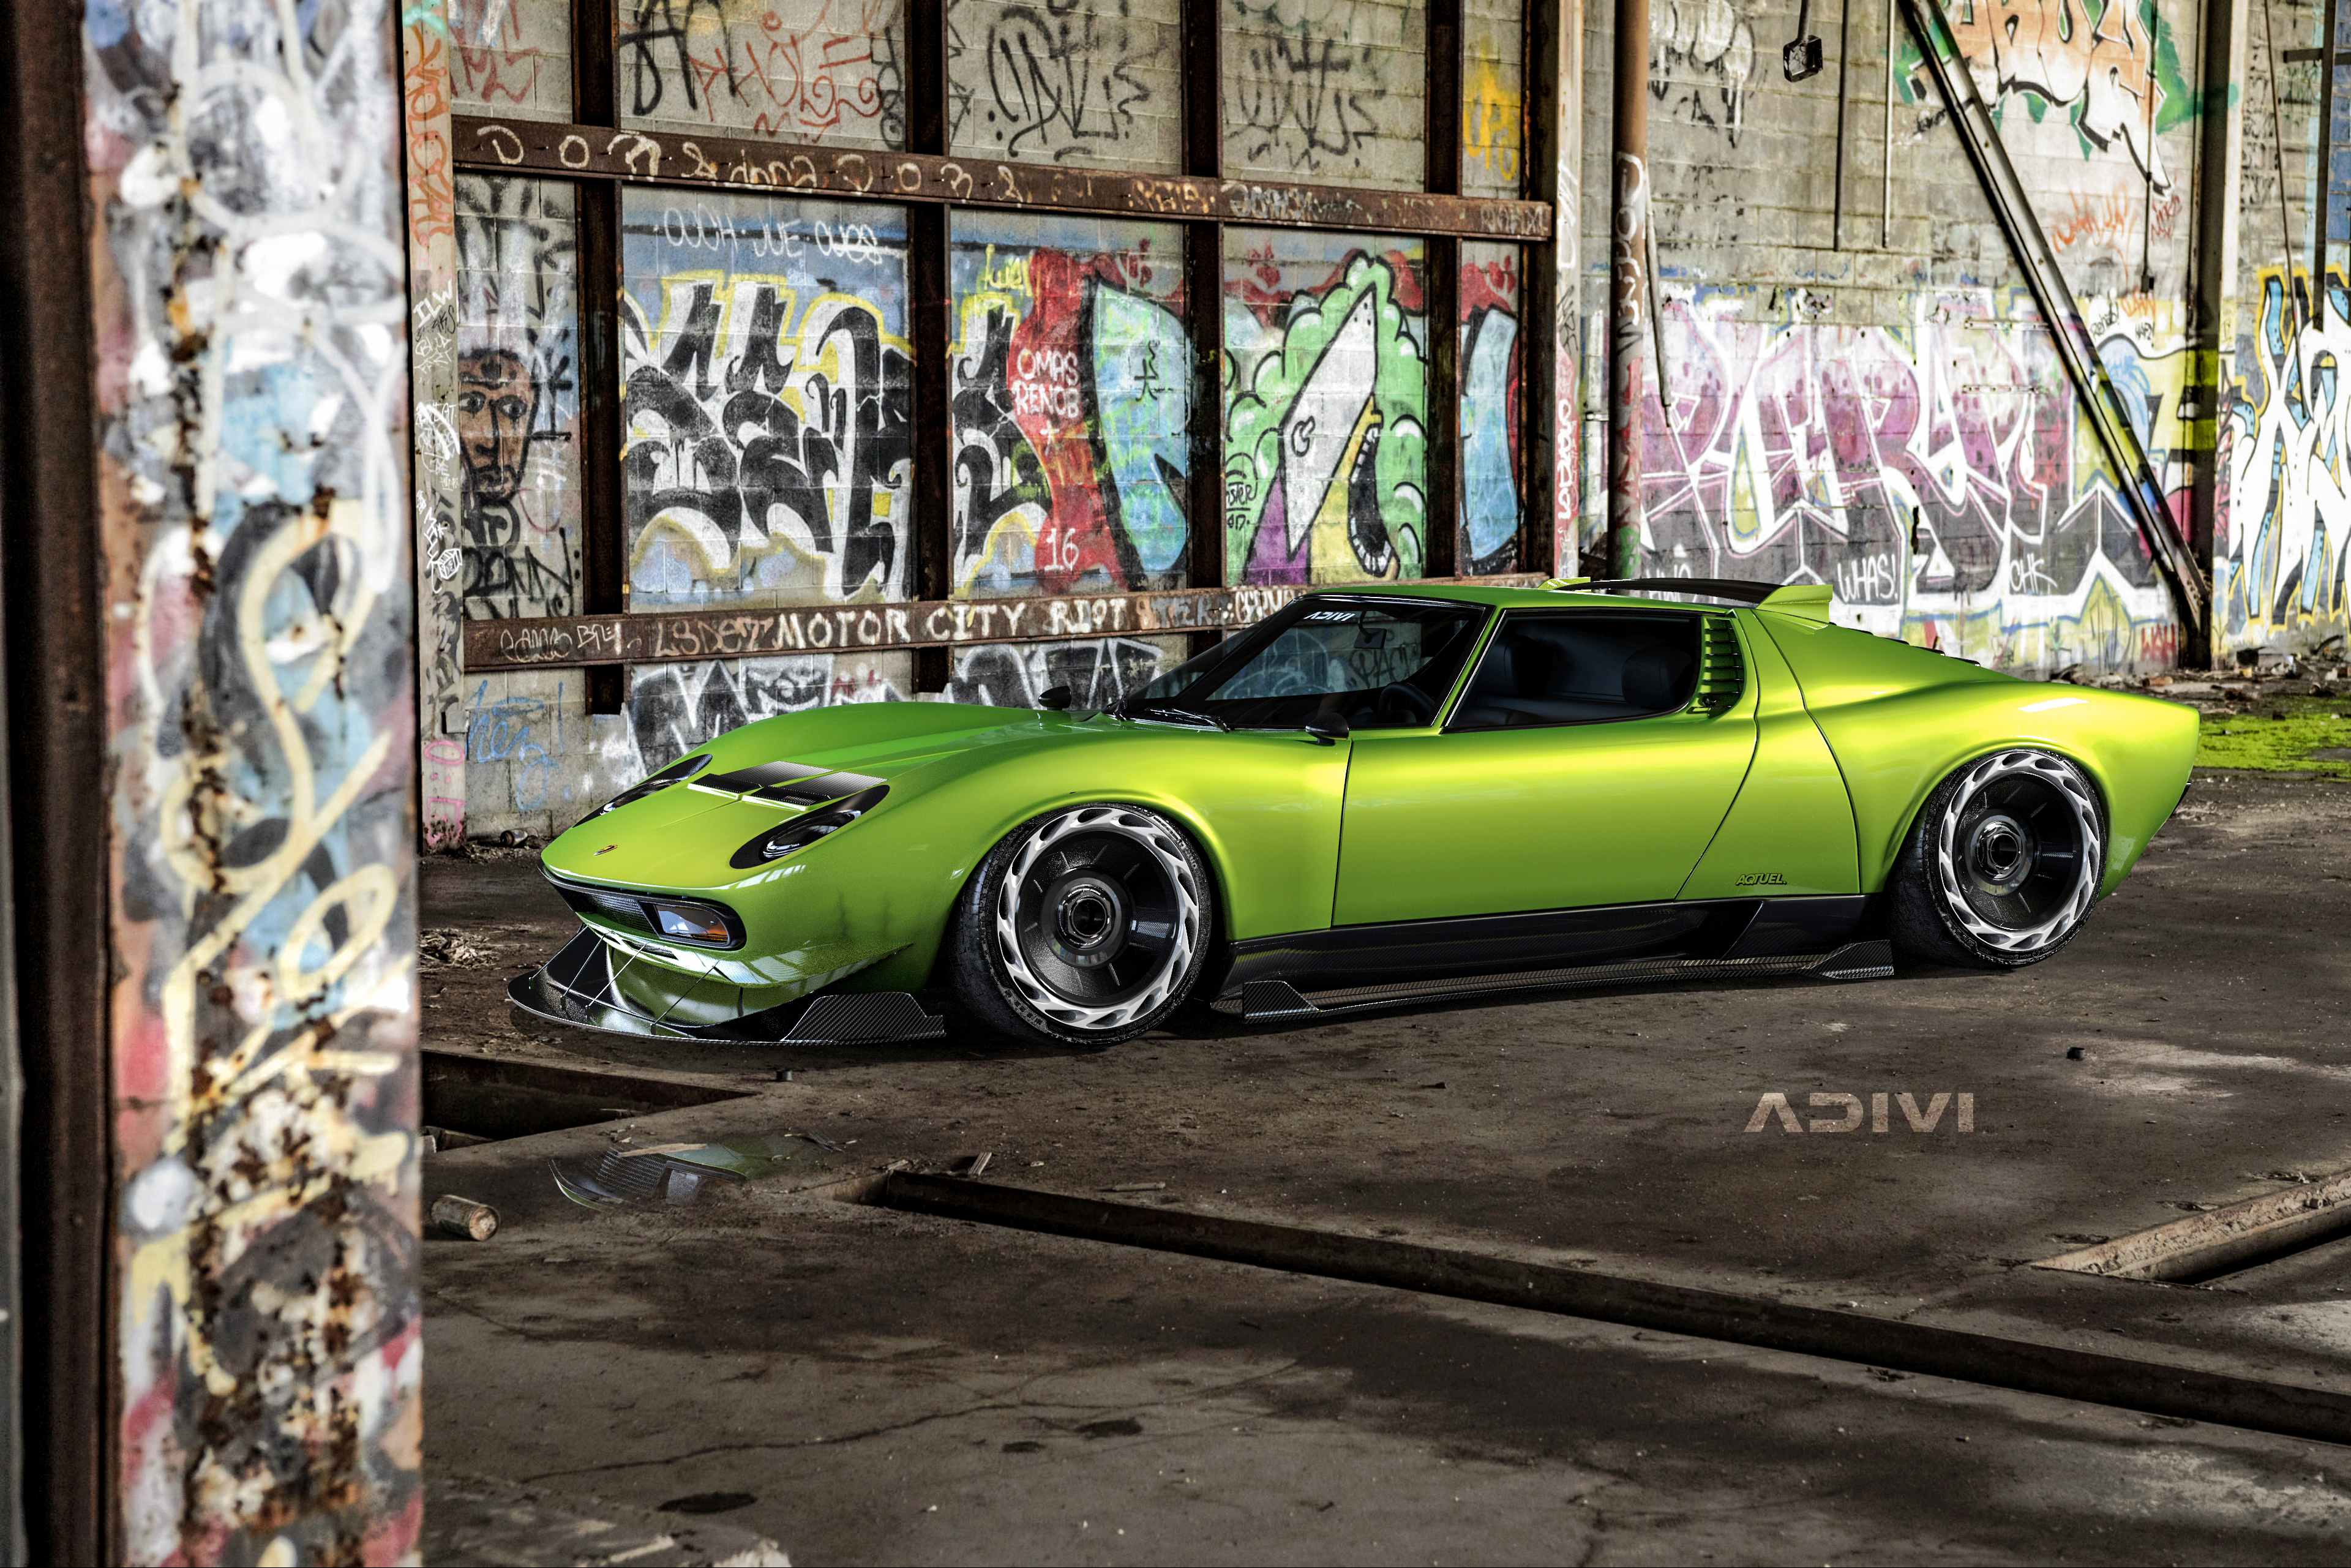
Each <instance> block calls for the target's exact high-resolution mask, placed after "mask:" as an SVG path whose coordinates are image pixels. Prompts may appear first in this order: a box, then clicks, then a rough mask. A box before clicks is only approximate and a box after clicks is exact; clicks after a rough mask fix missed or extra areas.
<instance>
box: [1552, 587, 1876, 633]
mask: <svg viewBox="0 0 2351 1568" xmlns="http://www.w3.org/2000/svg"><path fill="white" fill-rule="evenodd" d="M1543 586H1544V587H1545V588H1552V589H1560V590H1564V591H1570V592H1574V593H1628V592H1638V593H1684V594H1690V595H1693V596H1695V597H1697V598H1700V599H1735V600H1737V601H1739V602H1740V603H1741V604H1755V605H1761V606H1762V607H1764V608H1765V609H1769V610H1778V611H1783V612H1786V613H1788V614H1790V615H1798V616H1802V618H1804V619H1805V620H1807V621H1823V622H1824V621H1826V620H1827V619H1828V618H1829V603H1830V601H1831V600H1832V599H1833V598H1834V596H1835V591H1834V589H1832V588H1830V587H1829V585H1828V584H1827V583H1825V582H1792V583H1784V584H1783V583H1777V582H1751V581H1749V580H1746V579H1744V578H1736V577H1616V578H1604V579H1600V580H1593V579H1592V578H1588V577H1554V578H1552V580H1550V581H1548V582H1546V583H1544V584H1543Z"/></svg>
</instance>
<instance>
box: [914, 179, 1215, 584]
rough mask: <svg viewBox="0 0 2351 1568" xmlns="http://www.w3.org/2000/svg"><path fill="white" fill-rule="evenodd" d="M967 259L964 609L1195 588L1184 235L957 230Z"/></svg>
mask: <svg viewBox="0 0 2351 1568" xmlns="http://www.w3.org/2000/svg"><path fill="white" fill-rule="evenodd" d="M952 246H953V248H952V256H951V261H950V268H951V281H952V285H953V288H954V301H955V303H954V309H955V318H954V319H955V324H956V325H955V334H956V336H955V342H954V347H953V350H952V353H951V358H950V369H949V371H948V376H949V385H950V387H951V389H952V392H953V397H954V420H955V539H954V546H953V550H952V555H951V560H952V580H953V588H952V591H953V592H954V593H955V594H956V596H957V597H962V596H966V595H974V596H983V597H984V596H988V595H994V594H1005V593H1073V592H1081V591H1087V590H1093V589H1103V588H1112V589H1144V588H1173V587H1181V586H1182V585H1183V584H1184V583H1185V581H1186V576H1185V559H1186V555H1185V551H1186V545H1187V542H1188V539H1189V535H1190V530H1189V528H1188V527H1187V525H1186V516H1187V512H1188V508H1189V507H1190V504H1191V501H1190V494H1189V491H1188V490H1187V488H1186V486H1187V485H1188V483H1189V476H1190V473H1191V455H1190V442H1189V432H1188V426H1189V420H1190V416H1191V377H1190V371H1189V366H1190V363H1191V351H1190V347H1189V340H1188V339H1187V337H1186V329H1185V315H1184V309H1185V301H1184V293H1183V276H1184V275H1183V266H1182V256H1183V248H1182V246H1183V236H1182V234H1181V232H1180V231H1178V230H1177V229H1175V227H1173V226H1172V225H1160V224H1129V223H1119V222H1115V221H1104V220H1100V219H1092V218H1029V217H1023V216H1019V215H1009V214H1007V215H999V214H990V213H957V214H955V217H954V235H953V241H952Z"/></svg>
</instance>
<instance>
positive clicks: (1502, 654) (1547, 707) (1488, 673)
mask: <svg viewBox="0 0 2351 1568" xmlns="http://www.w3.org/2000/svg"><path fill="white" fill-rule="evenodd" d="M1699 619H1700V618H1699V617H1698V616H1695V615H1675V614H1645V613H1642V612H1637V611H1630V612H1620V611H1608V610H1576V611H1563V612H1537V613H1534V614H1526V613H1517V614H1511V615H1509V616H1506V617H1504V619H1503V621H1502V624H1501V625H1500V627H1499V628H1498V629H1497V630H1496V632H1495V633H1494V640H1493V642H1492V643H1491V644H1490V645H1489V646H1488V648H1487V650H1486V656H1485V657H1484V658H1483V659H1481V660H1479V664H1478V673H1477V674H1476V675H1475V676H1474V677H1473V678H1472V679H1471V680H1470V683H1469V689H1468V692H1467V693H1465V694H1464V695H1463V696H1462V699H1461V706H1460V708H1459V710H1458V712H1457V713H1456V714H1455V715H1454V718H1453V723H1452V725H1451V726H1450V727H1451V728H1454V729H1507V728H1511V727H1518V726H1522V725H1554V724H1589V723H1593V722H1594V721H1602V720H1608V719H1625V718H1641V717H1645V716H1649V715H1652V714H1662V713H1672V712H1675V711H1676V710H1677V709H1680V708H1683V707H1686V706H1688V704H1689V701H1690V698H1691V695H1692V694H1693V693H1694V691H1695V690H1696V687H1697V684H1698V668H1699V659H1700V653H1701V649H1700V643H1699Z"/></svg>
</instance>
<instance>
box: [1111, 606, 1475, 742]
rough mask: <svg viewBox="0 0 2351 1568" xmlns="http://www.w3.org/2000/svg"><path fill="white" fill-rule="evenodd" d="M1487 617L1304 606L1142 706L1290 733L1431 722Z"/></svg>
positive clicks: (1177, 676)
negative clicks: (1317, 719)
mask: <svg viewBox="0 0 2351 1568" xmlns="http://www.w3.org/2000/svg"><path fill="white" fill-rule="evenodd" d="M1485 617H1486V611H1485V608H1484V607H1483V606H1482V605H1474V604H1414V603H1407V602H1402V601H1390V600H1382V601H1370V600H1355V601H1346V600H1334V599H1324V598H1321V597H1316V598H1310V599H1302V600H1300V601H1297V602H1296V603H1294V604H1292V605H1290V607H1288V608H1287V609H1285V610H1284V611H1283V612H1281V613H1280V615H1278V616H1276V617H1275V618H1274V619H1273V621H1271V622H1269V623H1268V624H1267V625H1266V626H1265V627H1263V628H1262V629H1261V630H1260V632H1259V634H1258V635H1257V636H1255V637H1253V638H1251V639H1250V643H1249V645H1248V646H1247V647H1245V648H1243V649H1241V650H1217V651H1214V653H1224V654H1225V655H1226V656H1224V657H1216V656H1214V653H1212V655H1211V656H1209V657H1206V658H1202V659H1196V660H1194V661H1192V662H1190V663H1188V664H1183V665H1180V666H1178V667H1177V668H1176V669H1174V670H1171V671H1169V672H1168V673H1167V674H1165V675H1162V676H1161V677H1160V678H1159V679H1158V680H1155V681H1154V682H1152V683H1151V685H1148V686H1146V687H1144V690H1143V691H1142V692H1141V693H1139V694H1138V695H1137V696H1136V699H1135V702H1134V707H1135V708H1136V709H1137V710H1139V711H1147V710H1148V709H1149V708H1151V707H1152V706H1155V705H1163V706H1170V707H1180V708H1182V709H1186V710H1189V711H1191V712H1193V713H1197V714H1201V715H1204V716H1209V717H1212V718H1216V719H1218V720H1221V721H1222V722H1224V723H1226V724H1228V725H1231V726H1233V727H1236V728H1243V729H1281V728H1290V727H1295V726H1299V725H1302V724H1304V723H1305V722H1306V721H1307V720H1308V719H1309V718H1311V717H1314V716H1317V715H1321V714H1332V715H1336V716H1339V717H1341V718H1343V719H1345V720H1346V721H1347V725H1348V727H1349V728H1351V729H1398V728H1408V727H1414V726H1417V725H1425V724H1432V723H1434V722H1436V719H1437V709H1438V708H1439V707H1441V706H1443V705H1444V702H1445V696H1446V694H1447V692H1448V691H1450V690H1451V689H1452V685H1453V679H1454V676H1455V675H1457V674H1459V672H1460V669H1461V663H1462V660H1463V659H1464V658H1465V657H1467V656H1468V652H1469V647H1470V644H1471V643H1474V642H1476V641H1477V632H1478V628H1479V625H1480V624H1481V623H1482V622H1484V620H1485ZM1235 653H1238V657H1236V656H1233V655H1234V654H1235Z"/></svg>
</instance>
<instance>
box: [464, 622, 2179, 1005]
mask: <svg viewBox="0 0 2351 1568" xmlns="http://www.w3.org/2000/svg"><path fill="white" fill-rule="evenodd" d="M1661 596H1662V597H1661ZM1828 609H1829V591H1828V590H1827V589H1825V588H1823V587H1817V586H1814V587H1799V588H1773V587H1771V586H1770V585H1766V584H1758V583H1747V582H1736V581H1727V580H1627V581H1621V582H1607V583H1587V582H1584V581H1583V580H1555V581H1554V582H1552V583H1550V584H1546V585H1545V586H1544V587H1542V588H1540V589H1502V588H1485V587H1469V586H1453V585H1426V586H1411V585H1406V586H1399V587H1393V588H1391V587H1379V588H1363V589H1332V590H1329V591H1322V592H1314V593H1309V594H1306V595H1304V596H1302V597H1301V598H1299V599H1297V600H1295V601H1291V602H1290V604H1288V605H1286V606H1285V607H1283V608H1282V609H1281V610H1280V612H1278V613H1276V614H1274V615H1273V616H1271V617H1270V618H1269V619H1267V620H1265V621H1263V622H1259V624H1257V625H1256V626H1253V627H1251V628H1250V629H1249V630H1248V631H1246V632H1240V633H1238V634H1236V635H1234V636H1231V637H1228V638H1227V639H1226V640H1225V641H1223V642H1222V643H1218V644H1217V646H1215V647H1214V648H1212V649H1210V650H1209V651H1208V652H1207V653H1202V654H1200V655H1199V656H1198V657H1196V658H1194V659H1192V660H1191V661H1189V662H1188V663H1186V664H1182V665H1179V666H1177V667H1176V668H1175V669H1173V670H1171V671H1169V672H1167V673H1166V674H1163V675H1161V676H1160V677H1159V678H1158V679H1156V680H1155V681H1153V682H1152V683H1151V684H1150V685H1148V686H1146V687H1144V689H1142V690H1141V691H1139V692H1137V693H1135V694H1134V695H1132V696H1130V697H1129V698H1128V699H1126V700H1125V701H1123V703H1121V704H1120V705H1119V706H1117V707H1115V708H1113V709H1111V710H1109V711H1106V712H1100V713H1079V712H1071V711H1066V694H1063V695H1062V697H1061V701H1062V702H1063V704H1064V707H1063V708H1062V709H1061V710H1056V709H1054V708H1052V707H1050V706H1049V707H1048V709H1046V710H1044V711H1028V710H1008V709H1004V708H988V707H977V706H960V705H956V704H949V703H927V702H925V703H874V704H860V705H852V706H841V707H828V708H820V709H816V710H813V711H810V712H807V713H799V714H790V715H785V716H778V717H775V718H769V719H764V720H761V721H760V722H758V723H757V724H751V725H747V726H745V727H742V728H740V729H737V730H735V731H733V732H732V733H730V734H727V735H725V736H721V737H718V738H717V739H716V740H714V741H712V742H710V743H709V744H708V745H706V746H705V747H700V748H699V749H697V750H695V751H694V752H692V753H691V754H689V755H687V756H685V757H684V758H680V759H679V760H677V761H676V762H674V763H673V764H671V765H670V766H669V767H666V768H662V769H661V770H660V771H659V772H657V773H655V774H653V776H652V777H651V778H649V779H646V780H645V781H644V782H643V783H642V784H640V785H638V786H637V787H636V788H634V789H631V790H629V791H628V792H627V793H625V794H623V795H622V796H621V797H620V798H619V799H617V800H614V801H612V802H611V804H610V805H609V806H606V807H605V808H604V809H603V810H601V811H600V812H599V813H598V814H597V815H595V816H593V817H590V818H589V819H588V820H587V821H583V822H581V823H580V825H579V826H577V827H575V828H573V829H571V831H569V832H567V833H565V834H563V835H562V836H561V837H560V838H559V839H557V840H556V841H554V842H553V843H551V844H549V846H548V848H547V851H546V853H545V856H544V861H545V865H546V872H547V876H548V879H549V881H550V882H551V883H554V885H555V887H556V888H557V890H558V891H559V892H560V893H561V894H562V895H563V897H564V898H565V899H566V900H567V901H568V902H569V904H570V905H571V907H572V908H573V909H574V910H575V911H577V912H578V914H579V915H580V921H581V923H582V925H583V926H584V929H583V930H582V931H581V932H580V934H579V935H578V936H576V937H574V938H573V939H572V941H571V942H570V943H569V944H568V945H567V946H565V947H564V948H563V950H562V951H561V952H560V953H559V954H557V955H556V956H555V957H554V958H552V959H550V960H549V962H548V964H547V965H546V966H545V967H542V968H540V969H538V970H536V971H534V972H532V973H531V974H529V975H528V976H525V977H521V978H519V979H517V981H515V982H514V984H513V986H512V987H511V988H510V994H511V995H512V996H513V998H514V999H515V1000H516V1001H517V1003H519V1004H521V1005H522V1006H523V1007H525V1008H528V1009H531V1010H533V1011H536V1012H538V1013H541V1014H544V1015H546V1016H548V1017H550V1018H555V1019H561V1020H564V1021H568V1022H570V1023H575V1024H581V1025H586V1026H588V1027H590V1028H599V1029H611V1030H626V1031H628V1032H632V1033H638V1034H653V1035H660V1036H670V1037H686V1036H695V1037H701V1038H705V1039H719V1040H758V1041H816V1040H825V1041H851V1040H889V1039H904V1038H914V1037H921V1036H925V1035H935V1034H937V1033H939V1032H940V1030H941V1023H940V1019H939V1018H938V1017H936V1016H935V1015H932V1014H930V1013H928V1012H926V1011H925V1009H924V1007H923V1005H922V1004H921V1002H920V1001H919V1000H918V999H917V998H916V996H915V994H914V993H916V992H917V991H919V990H922V989H924V988H931V987H949V988H952V989H953V990H954V992H955V994H956V996H957V997H958V998H960V1000H961V1001H962V1003H963V1005H964V1006H965V1008H967V1009H968V1010H969V1012H970V1014H971V1015H972V1016H973V1017H975V1018H976V1019H978V1020H979V1021H980V1022H981V1023H983V1024H984V1025H986V1026H987V1027H988V1028H989V1029H992V1030H998V1031H999V1032H1001V1033H1003V1034H1006V1035H1009V1036H1013V1037H1016V1038H1023V1039H1027V1040H1037V1041H1046V1042H1053V1043H1057V1044H1079V1045H1105V1044H1109V1043H1112V1042H1114V1041H1117V1040H1126V1039H1129V1038H1131V1037H1133V1036H1134V1035H1137V1034H1140V1033H1142V1032H1143V1031H1144V1030H1148V1029H1150V1028H1152V1027H1153V1026H1154V1025H1155V1024H1156V1023H1158V1022H1160V1021H1161V1020H1162V1019H1165V1018H1166V1017H1167V1015H1168V1014H1169V1013H1170V1012H1172V1011H1173V1010H1174V1009H1176V1008H1177V1007H1180V1006H1182V1005H1183V1004H1184V1003H1185V1002H1186V1000H1187V999H1190V998H1195V997H1199V998H1205V999H1207V1000H1208V1001H1209V1003H1210V1004H1211V1005H1212V1006H1214V1007H1216V1008H1217V1009H1221V1010H1223V1011H1225V1012H1228V1013H1233V1014H1239V1015H1242V1016H1245V1017H1247V1018H1251V1019H1266V1018H1282V1019H1301V1020H1302V1019H1311V1018H1315V1017H1320V1016H1322V1015H1325V1014H1331V1013H1337V1012H1343V1011H1348V1010H1351V1009H1361V1008H1372V1007H1381V1006H1389V1005H1394V1004H1396V1003H1401V1002H1420V1001H1427V1000H1430V999H1432V998H1448V997H1456V996H1464V995H1469V994H1474V993H1481V992H1493V991H1499V990H1506V989H1511V988H1555V987H1562V986H1574V985H1585V984H1595V983H1622V982H1625V981H1634V980H1649V979H1656V978H1670V977H1677V976H1686V975H1694V974H1705V973H1710V972H1722V971H1727V970H1736V971H1746V972H1750V973H1751V972H1766V973H1769V972H1792V971H1805V972H1810V973H1812V974H1815V975H1819V976H1822V977H1828V978H1833V979H1853V978H1863V977H1874V976H1883V975H1887V974H1890V973H1891V972H1892V965H1893V959H1894V954H1895V953H1896V952H1897V951H1898V952H1900V953H1901V954H1903V955H1905V956H1907V957H1909V958H1912V959H1916V960H1920V961H1924V962H1927V963H1931V964H1943V965H1953V966H1960V967H1987V968H1997V967H2014V966H2019V965H2024V964H2031V963H2035V962H2038V961H2039V960H2040V959H2043V958H2045V957H2047V956H2049V955H2050V954H2052V953H2054V952H2055V951H2056V950H2057V949H2058V948H2060V947H2062V946H2064V944H2065V943H2066V941H2067V940H2068V939H2069V938H2070V937H2072V936H2073V935H2074V932H2075V931H2077V930H2079V929H2080V928H2081V925H2082V922H2083V920H2084V919H2085V918H2086V917H2087V916H2088V915H2089V913H2090V909H2091V906H2092V905H2093V904H2095V902H2096V901H2097V900H2098V899H2099V898H2100V897H2102V896H2103V895H2105V894H2107V893H2110V892H2112V891H2113V890H2114V888H2115V886H2116V884H2117V883H2120V882H2121V880H2122V878H2123V876H2124V875H2125V873H2127V872H2128V871H2129V870H2130V867H2131V865H2132V862H2135V861H2136V860H2137V858H2138V856H2139V853H2140V852H2141V851H2142V850H2144V849H2145V848H2146V847H2147V841H2148V839H2149V838H2151V837H2152V836H2153V835H2154V834H2155V832H2156V831H2157V830H2158V828H2160V827H2161V826H2162V825H2163V822H2164V821H2165V820H2166V819H2167V818H2168V816H2169V815H2170V813H2171V811H2172V810H2173V808H2174V807H2175V806H2176V805H2177V804H2178V803H2179V799H2180V796H2181V794H2182V792H2183V791H2184V790H2185V789H2186V788H2187V783H2188V770H2189V763H2190V762H2191V760H2192V759H2193V758H2194V756H2195V753H2196V730H2197V716H2196V715H2195V713H2194V712H2193V711H2192V710H2190V709H2189V708H2186V707H2181V706H2173V705H2170V704H2167V703H2162V702H2158V701H2155V700H2152V699H2148V698H2144V697H2134V696H2125V695H2119V694H2116V693H2109V692H2104V691H2098V690H2095V689H2085V688H2080V687H2074V686H2069V685H2041V684H2036V683H2031V682H2025V681H2020V680H2017V679H2014V678H2012V677H2011V676H2008V675H2003V674H1998V673H1996V672H1994V671H1991V670H1987V669H1983V668H1980V667H1979V666H1977V665H1976V664H1971V663H1970V662H1968V661H1967V660H1964V659H1955V658H1949V657H1946V656H1944V655H1942V654H1940V653H1933V652H1930V651H1928V650H1927V649H1923V648H1917V647H1912V646H1909V645H1907V644H1906V643H1898V642H1895V641H1892V640H1890V639H1887V638H1883V637H1876V636H1872V635H1870V634H1868V633H1866V632H1859V631H1855V630H1852V629H1850V628H1845V627H1839V626H1834V625H1831V624H1829V623H1828V621H1827V616H1828ZM1053 700H1054V699H1053V695H1052V694H1049V695H1048V702H1049V705H1050V703H1051V702H1052V701H1053Z"/></svg>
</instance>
